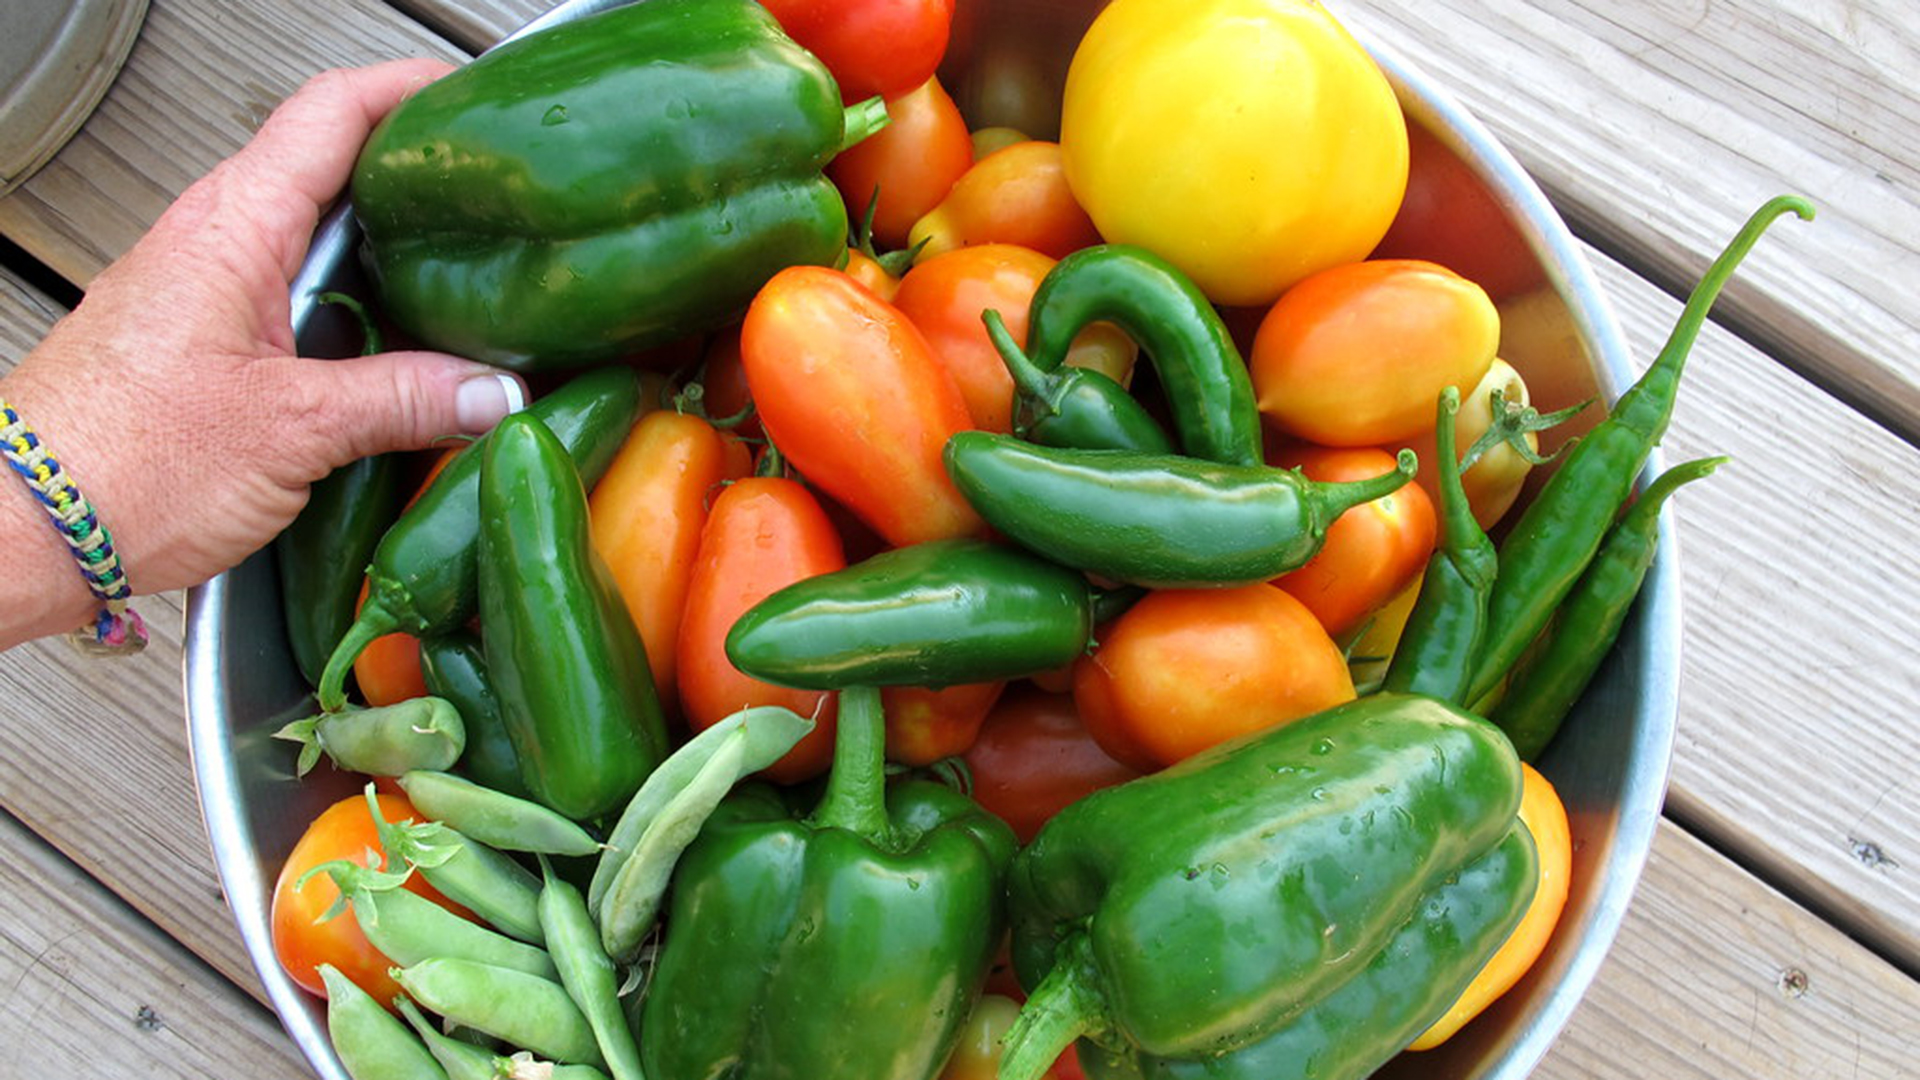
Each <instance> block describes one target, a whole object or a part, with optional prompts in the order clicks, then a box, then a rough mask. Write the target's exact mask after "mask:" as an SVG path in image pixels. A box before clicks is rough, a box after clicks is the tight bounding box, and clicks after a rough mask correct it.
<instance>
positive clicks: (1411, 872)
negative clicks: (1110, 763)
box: [1001, 693, 1524, 1080]
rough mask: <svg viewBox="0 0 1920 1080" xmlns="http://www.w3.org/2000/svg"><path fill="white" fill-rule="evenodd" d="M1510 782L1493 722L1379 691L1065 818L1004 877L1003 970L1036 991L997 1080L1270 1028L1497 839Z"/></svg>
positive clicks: (1308, 1005) (1262, 1033)
mask: <svg viewBox="0 0 1920 1080" xmlns="http://www.w3.org/2000/svg"><path fill="white" fill-rule="evenodd" d="M1520 791H1521V769H1520V763H1519V759H1518V758H1517V757H1516V756H1515V755H1514V752H1513V747H1512V745H1511V744H1510V743H1509V742H1508V741H1507V739H1506V736H1504V735H1503V734H1501V733H1500V731H1499V729H1497V728H1495V727H1493V726H1492V725H1491V724H1488V723H1487V722H1486V721H1485V720H1482V719H1480V718H1479V717H1477V716H1474V715H1472V714H1470V713H1467V712H1464V711H1461V710H1460V709H1458V708H1455V707H1453V706H1451V705H1448V704H1446V703H1444V702H1441V701H1438V700H1436V699H1433V698H1428V697H1424V696H1418V695H1400V694H1387V693H1382V694H1376V695H1373V696H1370V697H1366V698H1361V699H1359V700H1357V701H1354V702H1351V703H1349V704H1346V705H1342V706H1338V707H1336V708H1333V709H1329V710H1327V711H1325V712H1321V713H1317V714H1315V715H1313V716H1310V717H1307V718H1304V719H1301V720H1297V721H1295V722H1293V723H1290V724H1285V725H1282V726H1280V727H1277V728H1272V729H1269V730H1266V731H1262V732H1259V733H1256V734H1254V735H1250V736H1246V737H1243V738H1240V739H1237V740H1233V741H1231V742H1228V743H1223V744H1221V745H1219V746H1216V747H1214V748H1212V749H1211V750H1208V751H1204V752H1202V753H1201V754H1198V755H1195V756H1194V757H1192V758H1189V759H1187V760H1186V761H1183V762H1181V763H1180V764H1178V765H1175V766H1174V767H1172V768H1170V769H1167V770H1165V771H1162V772H1159V773H1154V774H1151V775H1149V776H1146V777H1143V778H1141V779H1138V780H1134V781H1130V782H1128V783H1126V784H1123V785H1120V786H1118V787H1113V788H1107V789H1104V790H1102V791H1099V792H1096V793H1094V794H1093V795H1090V796H1088V797H1086V798H1084V799H1082V800H1080V801H1079V802H1077V803H1075V804H1073V805H1071V806H1069V807H1067V808H1066V809H1065V810H1063V811H1061V812H1060V813H1059V814H1058V815H1057V816H1055V817H1054V818H1053V819H1052V820H1051V821H1049V822H1048V823H1047V825H1046V826H1045V827H1044V828H1042V829H1041V831H1040V833H1039V834H1038V835H1037V836H1036V837H1035V838H1034V840H1033V842H1032V843H1031V844H1030V845H1029V846H1028V847H1027V848H1025V849H1024V850H1023V851H1021V853H1020V854H1019V855H1018V856H1017V857H1016V859H1015V860H1014V864H1013V868H1012V870H1011V871H1010V874H1009V908H1010V912H1011V921H1012V928H1013V961H1014V965H1015V970H1016V972H1017V973H1018V974H1019V976H1020V979H1021V982H1022V984H1023V985H1026V986H1028V987H1032V988H1033V993H1032V996H1031V997H1030V998H1029V999H1028V1002H1027V1004H1026V1005H1025V1006H1024V1007H1023V1010H1022V1019H1021V1021H1020V1023H1019V1024H1017V1025H1016V1027H1015V1028H1014V1030H1013V1031H1011V1032H1010V1033H1009V1035H1008V1039H1007V1047H1008V1049H1007V1056H1006V1058H1005V1059H1004V1061H1003V1064H1002V1071H1001V1077H1002V1080H1034V1078H1035V1077H1037V1076H1039V1075H1040V1073H1042V1072H1044V1071H1045V1069H1046V1067H1047V1065H1048V1064H1049V1063H1051V1062H1052V1060H1053V1059H1054V1057H1055V1056H1057V1055H1058V1053H1059V1052H1060V1051H1061V1050H1062V1049H1064V1048H1065V1047H1066V1046H1067V1045H1068V1044H1069V1043H1070V1042H1072V1041H1073V1039H1074V1038H1076V1037H1078V1036H1082V1035H1085V1036H1087V1037H1088V1038H1090V1039H1092V1040H1093V1041H1094V1042H1096V1043H1097V1044H1098V1045H1099V1046H1100V1047H1102V1048H1104V1049H1105V1050H1107V1051H1108V1052H1110V1053H1111V1054H1115V1055H1119V1056H1120V1057H1123V1058H1124V1057H1146V1058H1165V1059H1178V1060H1189V1059H1192V1060H1205V1059H1209V1058H1215V1059H1218V1058H1220V1057H1221V1056H1222V1055H1229V1054H1230V1053H1231V1052H1233V1051H1236V1050H1239V1049H1241V1048H1243V1047H1246V1046H1249V1045H1250V1044H1253V1043H1254V1042H1256V1041H1257V1040H1260V1039H1263V1038H1266V1037H1268V1036H1271V1035H1273V1034H1274V1032H1276V1031H1278V1030H1281V1029H1282V1028H1283V1027H1285V1026H1286V1025H1287V1024H1289V1023H1290V1022H1293V1021H1295V1020H1297V1019H1298V1018H1300V1017H1302V1016H1304V1015H1307V1014H1309V1013H1310V1012H1311V1011H1312V1010H1313V1009H1314V1008H1315V1007H1316V1005H1317V1004H1319V1003H1322V1002H1325V1001H1327V1000H1329V999H1330V998H1331V996H1332V995H1334V994H1335V993H1336V992H1337V991H1339V990H1340V988H1341V987H1343V986H1345V985H1347V984H1348V983H1350V982H1351V981H1352V980H1353V979H1355V978H1357V977H1360V976H1361V973H1362V972H1364V971H1365V970H1366V969H1367V968H1368V967H1369V965H1371V964H1372V963H1374V961H1375V958H1376V957H1379V956H1380V955H1381V954H1382V951H1383V950H1385V949H1388V948H1389V947H1390V945H1391V942H1392V941H1393V939H1394V937H1395V935H1396V934H1398V933H1399V932H1400V931H1401V929H1402V928H1403V927H1404V926H1405V925H1406V924H1407V922H1408V920H1409V919H1411V918H1413V917H1414V916H1415V914H1416V912H1417V911H1418V910H1419V907H1420V905H1421V904H1422V902H1423V901H1424V900H1425V899H1426V898H1427V897H1429V896H1430V895H1431V894H1432V893H1433V891H1434V890H1435V889H1436V888H1438V887H1440V886H1441V884H1442V883H1443V882H1445V881H1446V880H1447V879H1448V878H1449V876H1451V875H1454V874H1457V873H1459V872H1460V871H1461V870H1462V868H1463V867H1465V866H1467V865H1468V864H1470V863H1472V862H1473V861H1474V860H1476V859H1478V858H1480V857H1481V856H1482V855H1484V854H1485V853H1486V852H1487V851H1489V850H1491V849H1492V848H1493V847H1494V846H1495V845H1496V844H1498V843H1499V842H1500V841H1501V839H1502V838H1503V837H1504V836H1506V835H1507V833H1508V832H1509V829H1510V828H1511V826H1512V825H1513V823H1514V821H1515V820H1516V817H1515V815H1516V813H1517V811H1518V809H1519V805H1520ZM1522 906H1524V901H1522ZM1480 960H1481V961H1482V962H1484V960H1485V956H1484V955H1483V956H1481V957H1480ZM1442 1008H1444V1003H1443V1006H1442ZM1429 1019H1430V1018H1429ZM1417 1033H1418V1032H1417V1031H1416V1032H1414V1033H1413V1034H1417ZM1409 1038H1411V1035H1409Z"/></svg>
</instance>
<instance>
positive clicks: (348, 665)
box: [316, 596, 400, 713]
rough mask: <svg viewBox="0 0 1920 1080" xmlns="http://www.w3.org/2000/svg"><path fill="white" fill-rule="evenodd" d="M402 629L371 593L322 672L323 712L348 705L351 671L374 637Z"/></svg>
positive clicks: (321, 703)
mask: <svg viewBox="0 0 1920 1080" xmlns="http://www.w3.org/2000/svg"><path fill="white" fill-rule="evenodd" d="M399 628H400V624H399V623H398V621H396V620H395V619H394V618H393V616H392V615H390V614H388V612H387V609H386V608H385V607H382V606H381V604H380V602H379V601H378V600H377V599H375V598H374V597H371V596H369V597H368V598H367V602H366V603H364V604H362V605H360V613H359V614H358V615H356V616H354V619H353V625H352V626H349V627H347V632H346V633H345V634H344V635H342V636H341V638H340V643H339V644H338V645H335V646H334V647H333V652H332V653H331V654H329V655H328V656H327V666H326V668H325V669H323V670H322V671H321V672H320V685H319V687H317V688H316V692H317V695H318V697H319V699H320V710H321V711H322V712H330V713H331V712H339V711H340V710H341V709H343V708H346V705H347V672H349V671H352V670H353V662H354V661H355V660H358V659H360V654H361V653H362V652H364V651H366V648H367V646H368V645H371V644H372V643H373V641H374V639H376V638H378V637H380V636H381V635H383V634H389V633H392V632H393V631H395V630H397V629H399Z"/></svg>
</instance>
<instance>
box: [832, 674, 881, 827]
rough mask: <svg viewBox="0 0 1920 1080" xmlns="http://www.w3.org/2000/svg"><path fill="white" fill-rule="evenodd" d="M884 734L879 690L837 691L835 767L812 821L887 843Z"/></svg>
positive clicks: (852, 689)
mask: <svg viewBox="0 0 1920 1080" xmlns="http://www.w3.org/2000/svg"><path fill="white" fill-rule="evenodd" d="M886 737H887V732H886V715H885V713H883V712H882V711H881V705H880V688H879V687H877V686H858V687H849V688H847V689H845V690H842V691H840V705H839V718H838V721H837V726H836V729H835V731H834V736H833V771H832V772H831V773H829V774H828V776H827V792H826V794H825V795H824V796H822V797H821V799H820V805H819V806H818V807H817V808H815V810H814V812H813V820H814V823H815V824H816V825H818V826H820V827H822V828H828V829H844V830H846V831H847V832H850V833H853V834H854V835H856V836H861V837H865V838H866V839H867V840H868V841H870V842H872V843H874V844H876V845H879V846H883V847H884V846H886V844H887V841H888V838H889V836H890V834H891V832H892V830H891V828H889V826H888V823H887V773H886V748H887V744H886Z"/></svg>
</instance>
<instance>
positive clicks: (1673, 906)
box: [1533, 823, 1920, 1080]
mask: <svg viewBox="0 0 1920 1080" xmlns="http://www.w3.org/2000/svg"><path fill="white" fill-rule="evenodd" d="M1916 1017H1920V983H1916V982H1914V981H1913V980H1912V979H1909V978H1907V977H1906V976H1904V975H1902V974H1901V973H1900V972H1898V971H1896V970H1895V969H1894V968H1893V967H1891V966H1890V965H1888V964H1887V963H1885V962H1884V961H1882V960H1880V959H1879V958H1877V957H1875V956H1874V955H1873V954H1872V953H1871V952H1869V951H1868V950H1866V949H1864V948H1862V947H1861V946H1860V945H1858V944H1856V943H1855V942H1853V941H1851V940H1849V939H1848V938H1847V937H1846V936H1845V935H1844V934H1842V933H1840V932H1839V931H1837V930H1835V929H1834V928H1833V927H1832V926H1830V925H1828V924H1827V923H1825V922H1822V921H1821V920H1820V919H1819V918H1818V917H1817V916H1815V915H1813V914H1811V913H1809V912H1807V911H1806V910H1804V909H1802V908H1799V907H1797V906H1795V905H1794V904H1792V903H1791V902H1790V901H1789V900H1787V898H1786V897H1784V896H1782V895H1780V894H1779V893H1777V892H1775V891H1773V890H1771V889H1769V888H1767V887H1766V886H1765V885H1764V884H1762V883H1761V882H1759V881H1758V880H1757V879H1755V878H1753V877H1752V876H1751V875H1748V874H1746V873H1743V872H1742V871H1741V870H1740V869H1739V868H1737V867H1735V866H1734V865H1733V864H1732V863H1730V862H1728V861H1727V860H1726V859H1724V858H1722V857H1721V856H1719V855H1718V854H1716V853H1715V852H1713V851H1712V850H1711V849H1709V848H1707V847H1706V846H1705V845H1704V844H1702V843H1700V842H1699V841H1698V840H1696V839H1695V838H1693V837H1692V836H1690V835H1688V834H1687V833H1686V832H1684V831H1682V830H1681V829H1679V828H1678V827H1676V826H1674V825H1673V824H1671V823H1667V824H1664V825H1662V827H1661V829H1660V832H1659V834H1658V836H1657V838H1656V840H1655V842H1654V846H1653V853H1652V856H1651V857H1650V859H1649V860H1648V863H1647V869H1646V874H1645V876H1644V877H1643V879H1642V881H1641V886H1640V889H1639V892H1638V893H1637V894H1636V895H1635V897H1634V903H1633V907H1632V908H1631V909H1630V910H1629V911H1628V913H1627V918H1626V922H1625V923H1624V924H1623V925H1622V927H1621V930H1620V936H1619V938H1618V939H1617V940H1616V941H1615V943H1614V947H1613V950H1612V951H1611V952H1610V953H1609V954H1608V956H1607V960H1606V962H1605V963H1604V964H1603V965H1601V968H1600V972H1599V974H1598V975H1597V976H1596V977H1595V979H1594V983H1593V986H1592V987H1591V988H1589V990H1588V992H1587V995H1586V997H1585V998H1584V999H1582V1001H1581V1003H1580V1006H1579V1008H1577V1009H1576V1010H1575V1011H1574V1014H1573V1017H1572V1019H1571V1020H1570V1021H1569V1022H1568V1025H1567V1028H1566V1030H1565V1032H1563V1033H1562V1035H1561V1038H1560V1040H1559V1041H1558V1042H1557V1043H1556V1044H1555V1045H1554V1048H1553V1049H1552V1050H1551V1051H1549V1052H1548V1054H1547V1057H1546V1058H1545V1059H1544V1060H1543V1061H1542V1062H1541V1063H1540V1066H1539V1068H1538V1069H1536V1070H1535V1071H1534V1074H1533V1075H1534V1076H1535V1077H1536V1078H1538V1080H1641V1078H1643V1077H1655V1076H1657V1077H1661V1078H1662V1080H1725V1078H1727V1077H1744V1078H1750V1080H1802V1078H1804V1077H1812V1076H1821V1077H1842V1076H1845V1077H1857V1078H1861V1080H1894V1078H1896V1077H1912V1076H1914V1075H1915V1066H1914V1061H1915V1060H1916V1056H1920V1025H1916V1024H1915V1018H1916Z"/></svg>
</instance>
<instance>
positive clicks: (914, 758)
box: [880, 682, 1007, 765]
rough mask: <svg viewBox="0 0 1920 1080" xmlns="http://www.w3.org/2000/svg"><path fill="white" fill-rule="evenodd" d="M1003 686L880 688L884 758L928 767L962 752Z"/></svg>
mask: <svg viewBox="0 0 1920 1080" xmlns="http://www.w3.org/2000/svg"><path fill="white" fill-rule="evenodd" d="M1006 688H1007V684H1006V683H1004V682H987V683H960V684H958V685H955V686H946V687H941V688H940V689H938V690H935V689H933V688H931V687H924V686H889V687H886V688H885V689H883V690H881V692H880V707H881V709H882V710H884V711H885V713H886V717H887V759H888V760H889V761H897V762H899V763H900V764H902V765H931V764H933V763H934V762H936V761H939V760H940V759H941V758H949V757H956V756H958V755H960V754H964V753H966V752H967V748H968V747H970V746H972V745H973V740H974V739H975V738H976V737H977V736H978V735H979V734H980V725H981V724H983V723H985V722H986V719H987V713H989V712H990V711H992V709H993V705H994V702H996V701H999V700H1000V694H1001V693H1002V692H1003V691H1004V690H1006Z"/></svg>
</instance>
